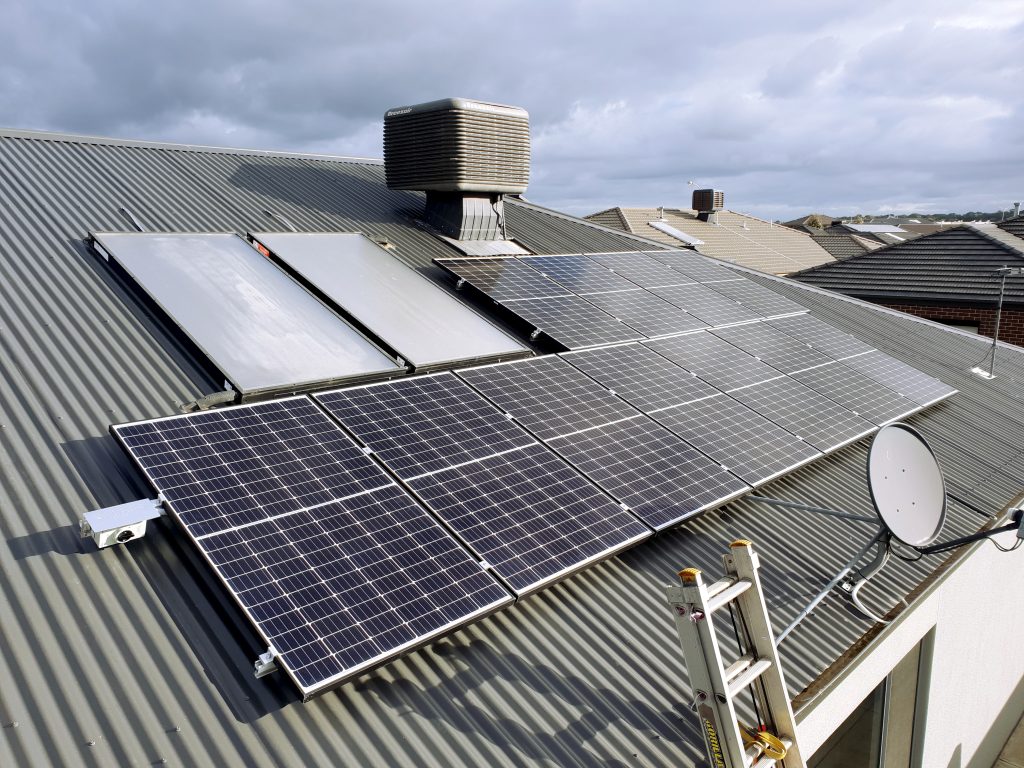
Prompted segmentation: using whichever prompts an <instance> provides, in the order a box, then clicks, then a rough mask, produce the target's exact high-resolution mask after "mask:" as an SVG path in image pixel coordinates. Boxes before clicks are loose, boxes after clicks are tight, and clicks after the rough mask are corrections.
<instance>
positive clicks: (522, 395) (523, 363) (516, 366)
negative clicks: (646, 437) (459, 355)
mask: <svg viewBox="0 0 1024 768" xmlns="http://www.w3.org/2000/svg"><path fill="white" fill-rule="evenodd" d="M457 375H458V376H460V377H462V378H463V379H465V380H466V381H467V382H469V384H470V385H471V386H472V387H473V388H475V389H476V390H477V391H478V392H480V393H481V394H482V395H483V396H484V397H486V398H487V399H488V400H490V401H491V402H493V403H494V404H495V405H497V406H498V408H500V409H502V410H503V411H505V412H506V413H508V414H511V415H512V416H513V417H514V418H515V419H516V420H517V421H518V422H519V423H520V424H522V425H523V426H525V427H526V428H527V429H528V430H530V431H531V432H533V434H535V435H537V437H539V438H541V439H542V440H546V439H548V438H550V437H556V436H558V435H564V434H568V433H570V432H578V431H580V430H581V429H586V428H588V427H593V426H597V425H600V424H607V423H609V422H612V421H619V420H621V419H626V418H632V417H634V416H638V415H639V414H638V413H637V411H636V410H635V409H634V408H633V407H632V406H630V405H629V404H628V403H625V402H624V401H623V400H621V399H620V398H618V397H616V396H615V395H613V394H612V393H611V392H609V391H608V390H607V389H605V388H604V387H603V386H601V385H600V384H598V383H597V382H596V381H594V380H593V379H591V378H590V377H589V376H587V375H586V374H584V373H582V372H580V371H579V369H577V368H574V367H573V366H571V365H569V363H567V362H566V361H565V360H563V359H561V358H560V357H555V356H554V355H547V356H544V357H534V358H530V359H529V360H516V361H513V362H508V363H498V364H495V365H485V366H481V367H479V368H470V369H466V370H461V371H458V372H457Z"/></svg>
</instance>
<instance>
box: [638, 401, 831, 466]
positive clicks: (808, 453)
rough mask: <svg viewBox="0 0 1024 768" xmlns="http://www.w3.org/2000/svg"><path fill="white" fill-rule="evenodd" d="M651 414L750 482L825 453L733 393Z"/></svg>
mask: <svg viewBox="0 0 1024 768" xmlns="http://www.w3.org/2000/svg"><path fill="white" fill-rule="evenodd" d="M652 417H653V418H654V419H655V420H656V421H658V423H660V424H663V425H664V426H666V427H667V428H668V429H670V430H671V431H672V432H675V433H676V434H677V435H679V436H680V437H681V438H683V439H684V440H686V441H687V442H688V443H690V445H692V446H694V447H695V448H697V449H698V450H699V451H701V452H702V453H704V454H706V455H708V456H710V457H711V458H713V459H714V460H715V461H718V462H720V463H721V464H722V465H723V466H724V467H725V468H726V469H728V470H729V471H730V472H732V473H733V474H734V475H738V476H739V477H740V478H742V479H743V480H744V481H745V482H747V483H748V484H750V485H759V484H761V483H765V482H767V481H768V480H770V479H772V478H774V477H777V476H779V475H781V474H783V473H785V472H788V471H789V470H791V469H794V468H796V467H798V466H800V465H801V464H804V463H806V462H808V461H810V460H811V459H814V458H816V457H818V456H820V455H821V453H820V452H819V451H818V450H817V449H815V448H814V447H813V446H811V445H809V444H808V443H805V442H804V441H803V440H801V439H799V438H798V437H796V436H795V435H793V434H792V433H790V432H787V431H786V430H784V429H783V428H782V427H779V426H777V425H775V424H773V423H772V422H770V421H769V420H768V419H766V418H765V417H764V416H761V415H760V414H758V413H755V412H754V411H752V410H751V409H750V408H748V407H747V406H745V405H743V403H740V402H738V401H737V400H734V399H733V398H731V397H729V396H728V395H724V394H723V395H718V396H716V397H709V398H707V399H704V400H697V401H695V402H692V403H688V404H686V405H680V406H675V407H673V408H667V409H665V410H663V411H658V412H657V413H655V414H653V415H652Z"/></svg>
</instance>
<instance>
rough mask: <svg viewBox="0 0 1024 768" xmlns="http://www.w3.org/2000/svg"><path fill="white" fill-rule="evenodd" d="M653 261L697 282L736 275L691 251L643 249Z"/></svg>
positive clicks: (712, 280)
mask: <svg viewBox="0 0 1024 768" xmlns="http://www.w3.org/2000/svg"><path fill="white" fill-rule="evenodd" d="M644 253H645V254H646V255H647V256H650V257H651V258H652V259H654V260H655V261H660V262H661V263H662V264H665V265H667V266H669V267H671V268H672V269H676V270H679V271H680V272H682V273H683V274H684V275H686V276H687V277H689V278H692V279H693V280H694V281H696V282H698V283H710V282H715V281H718V280H735V279H736V278H737V277H738V275H737V273H736V272H733V271H732V270H730V269H727V268H725V267H723V266H721V265H719V264H715V263H714V262H713V261H711V260H710V259H708V258H705V257H704V256H701V255H700V254H698V253H694V252H693V251H644Z"/></svg>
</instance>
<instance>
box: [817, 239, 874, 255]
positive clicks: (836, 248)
mask: <svg viewBox="0 0 1024 768" xmlns="http://www.w3.org/2000/svg"><path fill="white" fill-rule="evenodd" d="M811 237H812V238H814V242H816V243H817V244H818V245H820V246H821V247H822V248H824V249H825V250H826V251H828V252H829V253H830V254H832V256H833V257H835V258H836V259H849V258H852V257H853V256H860V255H861V254H863V253H867V252H868V250H870V249H869V248H867V247H866V246H865V245H864V244H863V242H862V241H861V240H859V239H857V238H855V237H853V236H851V235H814V234H812V235H811ZM876 246H877V244H876Z"/></svg>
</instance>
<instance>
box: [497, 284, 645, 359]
mask: <svg viewBox="0 0 1024 768" xmlns="http://www.w3.org/2000/svg"><path fill="white" fill-rule="evenodd" d="M506 306H507V307H508V308H509V309H510V310H511V311H513V312H515V313H516V314H517V315H519V316H520V317H521V318H523V319H524V320H526V321H527V322H528V323H530V324H531V325H532V326H533V327H534V328H536V329H538V330H540V331H543V332H544V333H545V334H546V335H547V336H548V337H550V338H551V339H552V340H554V341H555V342H557V343H558V344H561V345H562V346H563V347H565V348H566V349H583V348H584V347H594V346H598V345H600V344H614V343H616V342H619V341H636V340H638V339H642V338H644V336H643V334H642V333H640V332H639V331H637V330H635V329H634V328H631V327H630V326H628V325H626V324H625V323H623V322H621V321H620V320H616V319H615V318H614V317H612V316H611V315H609V314H608V313H607V312H605V311H603V310H601V309H598V308H597V307H595V306H594V305H593V304H591V303H590V302H589V301H587V300H586V299H584V298H582V297H579V296H558V297H553V298H544V299H524V300H522V301H515V302H507V303H506Z"/></svg>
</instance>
